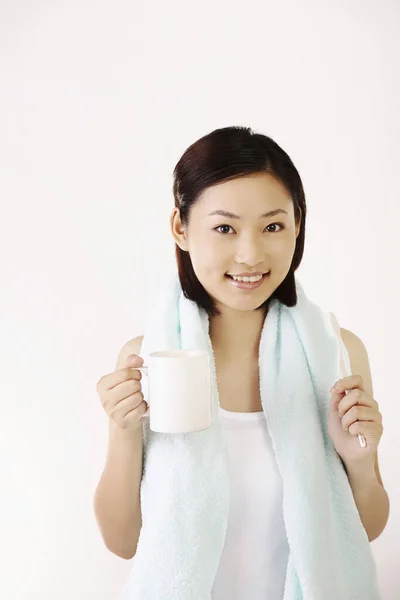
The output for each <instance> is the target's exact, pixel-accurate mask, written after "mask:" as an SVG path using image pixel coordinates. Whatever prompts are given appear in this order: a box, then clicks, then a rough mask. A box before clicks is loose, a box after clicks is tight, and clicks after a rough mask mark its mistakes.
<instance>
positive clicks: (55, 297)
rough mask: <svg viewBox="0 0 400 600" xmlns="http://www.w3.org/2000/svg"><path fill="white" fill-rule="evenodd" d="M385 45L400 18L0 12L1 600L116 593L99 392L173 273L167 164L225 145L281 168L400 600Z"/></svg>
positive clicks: (127, 6)
mask: <svg viewBox="0 0 400 600" xmlns="http://www.w3.org/2000/svg"><path fill="white" fill-rule="evenodd" d="M399 25H400V5H399V3H398V2H397V1H396V0H392V1H390V0H367V1H366V0H353V1H351V2H345V1H340V0H338V1H330V2H326V1H322V2H321V1H317V0H315V1H312V0H302V2H296V1H295V0H291V1H279V2H278V1H275V2H272V1H261V0H260V1H258V2H257V1H252V0H250V1H246V2H242V1H240V2H239V1H232V0H231V1H229V2H228V1H227V0H221V1H218V0H213V1H212V2H201V3H199V2H196V3H195V2H190V1H187V2H184V1H183V0H181V1H179V0H170V1H169V2H161V1H158V2H132V1H128V0H113V2H111V1H109V2H106V1H104V0H102V1H99V0H97V1H94V0H79V2H78V1H77V0H75V1H73V0H68V1H67V0H53V1H51V2H50V0H48V1H41V2H39V1H34V0H29V1H28V0H24V1H21V0H20V1H14V2H11V1H6V0H0V69H1V72H0V201H1V212H0V215H1V217H0V227H1V230H0V231H1V235H0V262H1V273H0V276H1V293H0V309H1V311H0V319H1V322H0V326H1V333H0V370H1V378H0V385H1V390H0V393H1V397H0V540H1V541H0V553H1V557H0V564H1V577H0V597H1V599H2V600H54V599H55V598H56V599H57V600H113V599H115V598H116V597H117V595H118V593H119V591H120V590H121V589H122V587H123V585H124V582H125V581H126V579H127V577H128V574H129V571H130V569H131V568H132V564H133V563H132V562H131V561H126V560H124V559H121V558H119V557H117V556H115V555H113V554H112V553H110V552H109V551H108V550H107V549H106V548H105V546H104V544H103V542H102V539H101V537H100V533H99V530H98V528H97V525H96V522H95V518H94V514H93V494H94V491H95V488H96V485H97V483H98V481H99V478H100V476H101V472H102V469H103V466H104V460H105V453H106V448H107V433H108V430H107V416H106V414H105V412H104V410H103V408H102V406H101V403H100V399H99V397H98V395H97V393H96V383H97V381H98V380H99V378H100V377H101V376H102V375H104V374H106V373H109V372H111V371H113V370H114V368H115V361H116V357H117V354H118V352H119V350H120V348H121V346H122V345H123V344H124V343H125V342H126V341H127V340H129V339H131V338H132V337H135V336H137V335H141V334H142V333H143V331H144V327H145V324H146V319H147V315H148V309H149V307H151V306H152V304H153V302H154V301H155V299H156V295H157V293H158V290H159V286H160V285H162V283H163V281H164V279H165V277H166V276H167V275H168V274H169V273H170V272H171V269H174V266H175V262H174V260H175V258H174V246H173V242H172V237H171V235H170V231H169V215H170V212H171V210H172V207H173V196H172V171H173V168H174V166H175V164H176V162H177V161H178V160H179V158H180V156H181V154H182V153H183V152H184V150H185V149H186V148H187V147H188V146H189V145H190V144H191V143H192V142H194V141H195V140H197V139H198V138H199V137H201V136H202V135H204V134H206V133H208V132H210V131H212V130H213V129H215V128H218V127H224V126H228V125H245V126H248V127H252V128H253V129H254V130H255V131H258V132H261V133H264V134H266V135H269V136H271V137H273V138H274V139H275V140H276V141H277V142H278V143H279V144H280V145H281V146H282V147H283V148H284V149H285V150H286V151H287V152H288V154H289V155H290V156H291V158H292V160H293V161H294V163H295V165H296V167H297V169H298V170H299V172H300V175H301V177H302V180H303V184H304V188H305V192H306V197H307V202H308V211H309V212H308V223H307V231H306V250H305V254H304V258H303V262H302V265H301V267H300V269H299V270H298V272H297V273H298V276H299V278H300V280H301V281H302V283H303V285H304V287H305V290H306V293H307V295H308V296H309V297H310V298H311V299H312V300H313V301H315V302H317V303H318V304H319V305H320V306H321V307H322V308H324V309H325V310H329V311H332V312H334V313H335V314H336V316H337V318H338V320H339V322H340V324H341V326H342V327H344V328H347V329H350V330H351V331H353V332H354V333H356V335H358V336H359V337H360V338H361V339H362V341H363V342H364V344H365V346H366V348H367V351H368V354H369V359H370V365H371V371H372V376H373V384H374V397H375V399H376V400H377V401H378V402H379V404H380V409H381V412H382V414H383V419H384V434H383V437H382V441H381V444H380V447H379V455H380V466H381V472H382V477H383V481H384V484H385V487H386V489H387V491H388V493H389V495H390V499H391V514H390V519H389V523H388V525H387V528H386V530H385V531H384V533H383V534H382V535H381V536H380V538H378V539H377V540H376V541H374V542H373V543H372V549H373V553H374V556H375V559H376V563H377V566H378V571H379V577H380V582H381V587H382V596H383V599H384V600H395V599H399V598H400V569H399V566H400V562H399V561H400V559H399V533H400V478H399V458H400V457H399V450H398V440H397V436H398V435H399V427H398V421H399V419H400V409H399V380H398V374H399V367H398V358H399V350H398V347H399V343H398V340H399V335H400V325H399V313H398V306H399V302H400V294H399V286H398V272H399V271H398V260H399V255H400V241H399V227H400V209H399V185H398V167H399V156H400V152H399V150H400V121H399V99H400V97H399V78H398V73H399V66H400V65H399V62H400V61H399V52H400V43H399V35H398V34H399ZM338 600H339V599H338ZM341 600H342V599H341ZM343 600H344V599H343ZM360 600H361V599H360Z"/></svg>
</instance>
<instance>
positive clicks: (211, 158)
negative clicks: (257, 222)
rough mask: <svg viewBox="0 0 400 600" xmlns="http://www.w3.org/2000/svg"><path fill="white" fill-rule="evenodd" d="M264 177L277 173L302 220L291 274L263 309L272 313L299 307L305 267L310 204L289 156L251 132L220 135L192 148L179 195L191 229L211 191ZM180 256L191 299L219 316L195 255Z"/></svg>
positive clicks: (178, 177)
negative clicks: (274, 304)
mask: <svg viewBox="0 0 400 600" xmlns="http://www.w3.org/2000/svg"><path fill="white" fill-rule="evenodd" d="M260 172H267V173H271V174H272V175H274V176H275V177H276V178H277V179H279V180H280V182H281V183H282V184H283V185H284V186H285V187H286V188H287V190H288V191H289V192H290V194H291V197H292V200H293V204H294V214H295V221H296V223H298V222H299V219H300V218H301V225H300V231H299V235H298V236H297V241H296V248H295V251H294V255H293V260H292V263H291V266H290V269H289V272H288V274H287V276H286V277H285V279H284V280H283V281H282V283H281V284H280V285H279V286H278V287H277V289H276V290H275V291H274V293H273V294H272V295H271V297H270V298H268V299H267V300H266V301H265V302H264V303H263V304H262V305H261V306H259V307H258V308H257V310H265V311H267V310H268V306H269V303H270V301H271V300H272V299H273V298H276V299H278V300H279V301H280V302H282V303H283V304H285V305H286V306H295V305H296V303H297V293H296V285H295V278H294V272H295V271H296V269H297V268H298V266H299V265H300V262H301V259H302V257H303V251H304V235H305V219H306V200H305V195H304V190H303V184H302V182H301V179H300V175H299V173H298V172H297V169H296V167H295V166H294V164H293V162H292V160H291V159H290V157H289V156H288V154H286V152H285V151H284V150H282V148H281V147H280V146H278V144H277V143H276V142H274V140H273V139H271V138H270V137H267V136H265V135H262V134H261V133H254V132H253V131H252V130H251V128H250V127H239V126H235V127H224V128H221V129H215V130H214V131H212V132H211V133H209V134H207V135H205V136H203V137H202V138H200V139H199V140H197V141H196V142H194V143H193V144H192V145H191V146H189V148H187V150H185V152H184V154H183V155H182V157H181V158H180V159H179V161H178V163H177V164H176V166H175V169H174V173H173V193H174V198H175V206H176V207H178V208H179V210H180V217H181V221H182V224H183V225H184V226H187V224H188V222H189V215H190V209H191V207H192V206H193V205H194V203H195V202H196V200H197V199H198V198H199V196H200V194H201V193H202V192H203V191H204V190H205V189H206V188H208V187H210V186H212V185H214V184H217V183H221V182H224V181H228V180H231V179H236V178H238V177H243V176H246V175H249V174H252V173H260ZM175 255H176V261H177V265H178V274H179V279H180V284H181V287H182V291H183V293H184V295H185V296H186V298H188V299H189V300H193V301H194V302H196V303H197V304H198V305H199V306H201V307H202V308H204V309H205V310H206V311H207V313H208V314H209V315H213V316H214V315H217V314H219V311H218V309H217V307H216V306H215V302H214V301H213V299H212V298H211V296H210V295H209V294H208V293H207V292H206V290H205V289H204V287H203V286H202V284H201V283H200V281H199V280H198V278H197V276H196V274H195V272H194V270H193V265H192V261H191V259H190V255H189V252H187V251H184V250H182V249H181V248H180V247H179V246H178V244H175Z"/></svg>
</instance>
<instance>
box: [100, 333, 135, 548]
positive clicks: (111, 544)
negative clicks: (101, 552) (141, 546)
mask: <svg viewBox="0 0 400 600" xmlns="http://www.w3.org/2000/svg"><path fill="white" fill-rule="evenodd" d="M141 343H142V337H138V338H134V339H133V340H131V341H129V342H128V343H127V344H125V346H124V347H123V348H122V350H121V352H120V354H119V356H118V360H117V365H116V369H121V368H122V367H123V366H124V363H125V359H126V357H127V355H128V354H140V349H141ZM142 444H143V430H142V428H140V429H138V430H134V431H132V430H128V429H122V428H120V427H118V425H117V424H116V423H115V422H114V421H113V420H112V419H109V441H108V451H107V459H106V464H105V467H104V470H103V473H102V476H101V478H100V481H99V483H98V485H97V488H96V492H95V495H94V511H95V516H96V520H97V523H98V526H99V529H100V532H101V535H102V537H103V540H104V543H105V545H106V546H107V548H108V549H109V550H110V551H111V552H112V553H113V554H116V555H117V556H120V557H121V558H125V559H130V558H133V556H134V555H135V553H136V547H137V542H138V539H139V534H140V529H141V526H142V518H141V510H140V482H141V478H142V460H143V447H142Z"/></svg>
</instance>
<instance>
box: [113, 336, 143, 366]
mask: <svg viewBox="0 0 400 600" xmlns="http://www.w3.org/2000/svg"><path fill="white" fill-rule="evenodd" d="M142 342H143V336H142V335H139V336H138V337H135V338H132V339H131V340H129V341H127V342H126V344H124V345H123V346H122V348H121V350H120V351H119V354H118V358H117V364H116V367H115V368H116V369H121V368H122V365H123V364H124V363H125V359H126V357H127V356H128V355H129V354H140V351H141V349H142Z"/></svg>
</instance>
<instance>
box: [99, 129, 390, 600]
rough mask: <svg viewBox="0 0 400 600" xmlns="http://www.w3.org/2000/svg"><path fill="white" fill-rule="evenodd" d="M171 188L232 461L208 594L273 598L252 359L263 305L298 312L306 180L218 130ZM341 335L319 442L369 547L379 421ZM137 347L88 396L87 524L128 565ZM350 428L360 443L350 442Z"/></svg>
mask: <svg viewBox="0 0 400 600" xmlns="http://www.w3.org/2000/svg"><path fill="white" fill-rule="evenodd" d="M173 191H174V197H175V208H174V209H173V211H172V215H171V231H172V235H173V238H174V240H175V244H176V258H177V265H178V272H179V280H180V284H181V287H182V291H183V293H184V295H185V297H186V298H188V299H189V300H192V301H194V302H195V303H196V304H197V305H198V306H199V307H200V308H201V309H203V310H205V311H206V312H207V315H208V317H209V335H210V339H211V342H212V348H213V352H214V357H215V365H216V375H217V381H218V394H219V402H220V408H219V410H220V412H219V415H220V422H221V426H222V431H223V436H224V443H225V446H226V449H227V456H228V463H229V476H230V498H231V502H230V512H229V521H228V529H227V532H226V538H225V545H224V549H223V552H222V555H221V559H220V563H219V568H218V571H217V573H216V576H215V579H214V582H213V587H212V591H211V593H212V595H211V597H212V598H213V599H215V600H217V599H218V600H219V599H221V600H222V599H227V598H229V599H230V600H234V599H235V598H237V599H239V598H240V599H243V600H245V599H249V600H261V599H266V598H269V599H274V600H277V599H278V598H279V599H282V598H283V596H284V586H285V577H286V569H287V562H288V556H289V544H288V540H287V536H286V531H285V522H284V519H283V515H282V486H281V478H280V473H279V469H278V467H277V464H276V461H275V457H274V451H273V448H272V445H271V440H270V437H269V432H268V427H267V423H266V420H265V415H264V411H263V407H262V403H261V398H260V383H259V364H258V359H259V347H260V337H261V333H262V329H263V324H264V321H265V318H266V315H267V314H268V308H269V306H270V303H271V301H272V299H274V300H277V301H279V302H280V303H282V304H283V305H285V306H287V307H293V306H295V305H296V303H297V294H296V285H295V277H294V273H295V271H296V269H297V268H298V266H299V264H300V262H301V259H302V256H303V249H304V239H305V221H306V201H305V196H304V191H303V186H302V182H301V180H300V177H299V174H298V172H297V170H296V168H295V167H294V165H293V163H292V161H291V159H290V158H289V156H288V155H287V154H286V153H285V152H284V151H283V150H282V149H281V148H280V147H279V146H278V145H277V144H276V143H275V142H274V141H273V140H272V139H271V138H268V137H266V136H264V135H261V134H257V133H253V132H252V131H251V129H249V128H243V127H226V128H223V129H218V130H215V131H213V132H211V133H210V134H208V135H206V136H204V137H203V138H201V139H200V140H198V141H197V142H195V143H194V144H192V145H191V146H190V147H189V148H188V149H187V150H186V152H185V153H184V154H183V156H182V157H181V159H180V160H179V162H178V163H177V165H176V167H175V170H174V186H173ZM341 336H342V339H343V342H344V344H345V346H346V349H347V351H348V355H349V358H350V362H351V367H352V375H351V376H348V377H345V378H343V379H341V380H340V381H338V382H337V386H335V388H334V389H332V390H331V393H332V399H331V410H330V412H329V434H330V436H331V439H332V442H333V444H334V447H335V450H336V452H337V453H338V455H339V456H340V458H341V460H342V462H343V465H344V467H345V469H346V473H347V476H348V479H349V484H350V486H351V489H352V492H353V495H354V499H355V502H356V505H357V509H358V511H359V514H360V518H361V521H362V524H363V526H364V528H365V531H366V532H367V535H368V539H369V540H370V541H371V540H373V539H375V538H376V537H378V536H379V535H380V533H381V532H382V531H383V529H384V527H385V524H386V522H387V519H388V511H389V504H388V497H387V494H386V491H385V490H384V487H383V485H382V480H381V477H380V473H379V467H378V460H377V447H378V444H379V441H380V439H381V435H382V430H383V429H382V416H381V414H380V412H379V407H378V404H377V402H376V401H375V400H374V398H373V391H372V383H371V376H370V368H369V364H368V358H367V354H366V350H365V348H364V345H363V343H362V342H361V340H360V339H359V338H358V337H357V336H356V335H355V334H354V333H352V332H350V331H348V330H345V329H341ZM141 344H142V337H139V338H135V339H133V340H131V341H129V342H128V343H127V344H126V345H125V346H124V347H123V349H122V350H121V352H120V355H119V357H118V361H117V365H116V370H115V371H114V372H113V373H111V374H108V375H106V376H104V377H103V378H101V380H100V381H99V382H98V388H97V389H98V392H99V394H100V397H101V400H102V403H103V406H104V408H105V410H106V412H107V414H108V416H109V417H110V442H109V453H108V457H107V464H106V467H105V470H104V473H103V475H102V478H101V480H100V482H99V485H98V488H97V490H96V501H95V508H96V517H97V520H98V523H99V526H100V530H101V532H102V536H103V539H104V541H105V543H106V545H107V547H108V548H109V549H110V550H111V551H112V552H114V553H115V554H118V555H119V556H122V557H124V558H132V557H133V556H134V555H135V553H136V549H137V544H138V539H139V536H140V532H141V527H142V520H141V509H140V484H141V480H142V473H143V454H142V444H143V438H142V420H141V418H142V416H143V414H144V412H145V411H146V409H147V403H146V402H145V400H144V397H143V394H142V391H141V374H140V371H138V370H136V369H135V367H140V366H141V365H142V364H143V361H142V359H141V357H140V356H139V355H140V352H141ZM239 365H240V368H238V366H239ZM359 433H361V434H363V435H364V436H365V439H366V441H367V446H366V448H361V446H360V445H359V444H358V443H357V435H358V434H359ZM255 456H257V458H258V460H257V461H254V457H255ZM248 465H253V466H254V468H253V469H252V470H249V469H248ZM199 569H201V565H199ZM125 597H126V598H128V597H130V596H129V595H128V594H127V595H126V596H124V598H125ZM143 597H144V596H143ZM148 597H149V598H150V597H152V596H150V595H149V596H148ZM165 597H167V596H165ZM168 597H169V596H168ZM176 597H177V598H178V595H177V596H176ZM181 597H182V598H186V597H187V598H188V600H189V597H190V598H191V596H189V595H187V596H186V597H185V596H184V595H182V596H179V598H181ZM196 600H199V599H198V598H196ZM307 600H311V599H307ZM318 600H323V599H322V598H321V599H318ZM343 600H344V599H343Z"/></svg>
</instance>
